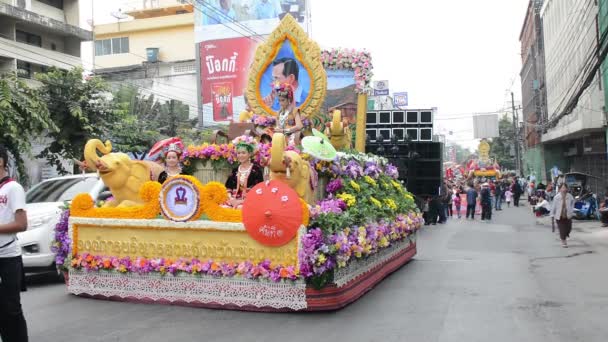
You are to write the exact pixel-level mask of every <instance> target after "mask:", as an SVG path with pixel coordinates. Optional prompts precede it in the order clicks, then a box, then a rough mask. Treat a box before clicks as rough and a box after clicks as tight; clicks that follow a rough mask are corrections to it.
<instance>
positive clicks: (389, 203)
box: [384, 198, 397, 210]
mask: <svg viewBox="0 0 608 342" xmlns="http://www.w3.org/2000/svg"><path fill="white" fill-rule="evenodd" d="M384 203H385V204H386V206H387V207H389V208H390V209H391V210H397V204H396V203H395V201H393V199H392V198H387V199H385V200H384Z"/></svg>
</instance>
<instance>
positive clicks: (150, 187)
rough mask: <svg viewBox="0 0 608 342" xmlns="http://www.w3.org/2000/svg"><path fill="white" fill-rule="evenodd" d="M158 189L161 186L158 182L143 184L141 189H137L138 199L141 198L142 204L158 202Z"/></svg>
mask: <svg viewBox="0 0 608 342" xmlns="http://www.w3.org/2000/svg"><path fill="white" fill-rule="evenodd" d="M160 188H161V185H160V183H158V182H153V181H149V182H145V183H144V184H143V185H142V186H141V188H139V198H141V199H142V200H143V201H144V202H152V201H158V195H159V194H160Z"/></svg>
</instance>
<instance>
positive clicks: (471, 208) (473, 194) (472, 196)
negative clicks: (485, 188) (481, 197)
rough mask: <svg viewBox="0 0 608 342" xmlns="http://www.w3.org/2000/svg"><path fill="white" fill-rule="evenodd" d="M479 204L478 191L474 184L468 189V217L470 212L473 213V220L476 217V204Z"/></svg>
mask: <svg viewBox="0 0 608 342" xmlns="http://www.w3.org/2000/svg"><path fill="white" fill-rule="evenodd" d="M476 204H477V191H476V190H475V188H474V187H473V186H470V187H469V190H467V218H469V213H470V215H471V220H474V219H475V205H476Z"/></svg>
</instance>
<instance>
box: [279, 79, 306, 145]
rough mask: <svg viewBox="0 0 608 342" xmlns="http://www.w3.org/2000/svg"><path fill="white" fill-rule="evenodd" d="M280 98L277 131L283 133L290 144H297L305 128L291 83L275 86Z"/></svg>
mask: <svg viewBox="0 0 608 342" xmlns="http://www.w3.org/2000/svg"><path fill="white" fill-rule="evenodd" d="M275 91H276V92H277V95H278V98H279V105H280V109H279V116H278V118H277V126H276V128H275V130H274V132H275V133H283V134H285V135H286V136H287V137H288V138H287V143H288V145H290V146H295V145H296V144H297V143H299V139H298V137H299V135H300V131H301V130H302V129H303V128H304V125H303V123H302V117H301V116H300V110H299V109H297V108H296V103H295V101H294V99H293V88H292V87H291V85H289V84H286V83H284V84H280V85H278V86H277V88H275Z"/></svg>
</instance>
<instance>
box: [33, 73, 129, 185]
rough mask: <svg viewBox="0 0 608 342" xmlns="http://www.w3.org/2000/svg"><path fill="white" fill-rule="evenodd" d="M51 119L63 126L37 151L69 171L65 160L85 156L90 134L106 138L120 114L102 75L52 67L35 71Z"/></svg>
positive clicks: (58, 167)
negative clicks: (84, 74)
mask: <svg viewBox="0 0 608 342" xmlns="http://www.w3.org/2000/svg"><path fill="white" fill-rule="evenodd" d="M36 79H37V80H38V81H40V82H42V84H43V86H42V88H41V91H42V93H43V94H44V99H45V101H46V103H47V106H48V109H49V112H50V114H51V119H52V120H53V122H54V123H55V124H56V125H57V126H58V127H60V130H57V131H52V132H49V136H50V138H52V139H53V141H52V142H51V143H50V144H49V145H48V146H47V147H46V148H45V149H44V150H42V152H41V153H40V155H38V157H42V158H46V159H47V160H48V161H49V163H51V165H55V167H56V168H57V170H58V171H59V172H60V173H66V172H67V170H65V169H64V168H63V165H62V163H61V161H62V160H71V159H79V160H80V159H82V155H83V150H84V145H85V144H86V142H87V140H89V139H91V138H101V139H106V138H108V137H109V135H110V132H111V131H112V126H113V125H112V124H113V123H114V122H116V121H117V119H118V117H117V115H116V112H115V111H114V110H113V108H112V102H111V94H110V93H109V87H108V85H107V83H106V82H105V81H104V80H103V79H101V78H100V77H90V78H88V79H83V76H82V69H81V68H74V69H72V70H69V71H66V70H60V69H51V70H49V72H47V73H39V74H36Z"/></svg>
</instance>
